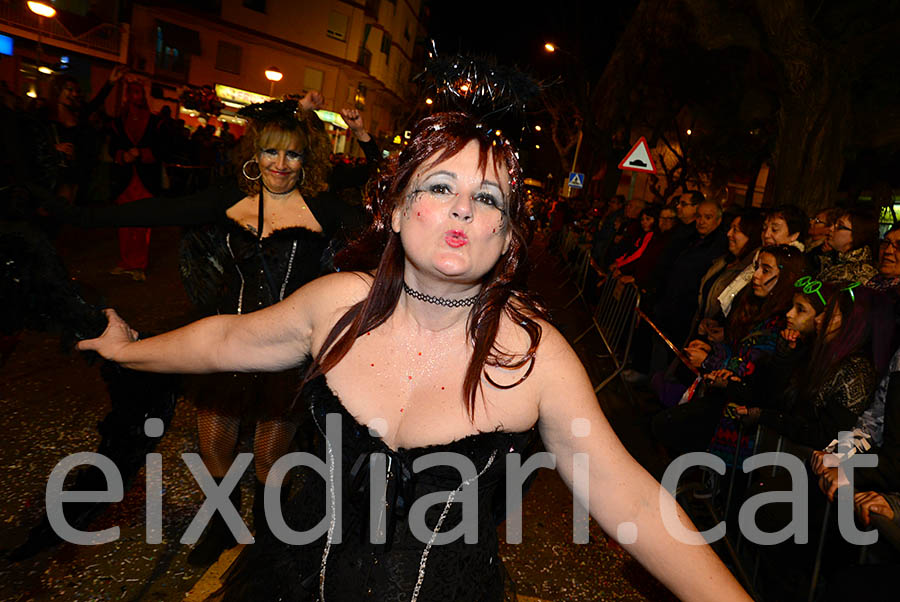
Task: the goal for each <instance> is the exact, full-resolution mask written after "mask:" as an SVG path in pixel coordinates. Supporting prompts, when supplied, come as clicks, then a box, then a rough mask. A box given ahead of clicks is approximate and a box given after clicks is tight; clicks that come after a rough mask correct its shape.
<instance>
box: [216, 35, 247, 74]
mask: <svg viewBox="0 0 900 602" xmlns="http://www.w3.org/2000/svg"><path fill="white" fill-rule="evenodd" d="M242 53H243V49H242V48H241V47H240V46H238V45H236V44H229V43H228V42H222V41H221V40H220V41H219V46H218V48H217V49H216V69H218V70H219V71H227V72H228V73H235V74H237V75H240V73H241V54H242Z"/></svg>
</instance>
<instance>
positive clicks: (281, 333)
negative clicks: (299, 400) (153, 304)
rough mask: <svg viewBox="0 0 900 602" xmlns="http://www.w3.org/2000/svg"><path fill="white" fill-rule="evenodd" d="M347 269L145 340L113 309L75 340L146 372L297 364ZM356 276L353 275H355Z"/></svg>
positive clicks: (340, 290) (331, 307)
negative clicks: (100, 327) (91, 332)
mask: <svg viewBox="0 0 900 602" xmlns="http://www.w3.org/2000/svg"><path fill="white" fill-rule="evenodd" d="M348 278H354V277H353V276H352V275H351V274H347V273H342V274H334V275H330V276H325V277H323V278H319V279H318V280H314V281H313V282H310V283H309V284H307V285H306V286H304V287H302V288H300V289H298V290H297V291H296V292H294V293H293V294H292V295H291V296H289V297H288V298H286V299H285V300H284V301H282V302H280V303H276V304H275V305H272V306H271V307H267V308H265V309H261V310H259V311H255V312H252V313H249V314H243V315H219V316H212V317H209V318H205V319H203V320H199V321H197V322H194V323H192V324H188V325H187V326H184V327H183V328H179V329H177V330H173V331H171V332H167V333H165V334H161V335H159V336H155V337H152V338H149V339H144V340H136V339H137V333H135V331H134V330H132V329H131V328H130V327H129V326H128V325H127V324H126V323H125V322H124V321H122V319H121V318H119V317H118V315H116V313H115V312H114V311H113V310H107V312H108V316H109V325H108V326H107V328H106V330H105V331H104V332H103V334H102V335H101V336H100V337H98V338H96V339H89V340H86V341H81V342H80V343H78V348H79V349H81V350H93V351H96V352H98V353H99V354H100V355H102V356H103V357H105V358H106V359H109V360H112V361H114V362H118V363H120V364H122V365H123V366H126V367H128V368H133V369H135V370H144V371H147V372H170V373H181V374H205V373H211V372H231V371H234V372H275V371H279V370H285V369H288V368H290V367H292V366H296V365H298V364H299V363H300V362H301V360H302V359H303V358H304V357H305V356H306V355H307V354H309V353H310V350H311V342H312V335H313V331H314V328H315V325H316V324H323V323H328V322H329V321H330V317H331V316H332V315H333V314H334V311H335V302H334V300H335V299H338V300H341V299H344V298H346V294H345V292H344V291H345V289H346V288H347V286H346V281H347V279H348ZM357 281H358V279H357Z"/></svg>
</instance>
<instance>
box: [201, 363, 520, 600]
mask: <svg viewBox="0 0 900 602" xmlns="http://www.w3.org/2000/svg"><path fill="white" fill-rule="evenodd" d="M302 397H303V400H304V401H305V402H308V403H309V407H310V411H311V413H312V416H313V419H314V421H315V423H316V425H317V426H318V429H319V432H320V433H321V435H322V437H321V439H322V440H321V442H320V444H319V445H318V453H317V455H318V457H319V458H321V459H324V460H326V462H327V459H328V458H329V457H331V456H332V455H333V456H334V459H335V466H336V467H337V466H339V467H340V471H338V470H335V471H334V473H333V474H331V475H329V478H328V479H323V478H322V477H320V476H319V475H318V474H317V473H315V472H313V471H312V470H311V469H305V472H304V475H303V480H304V485H303V487H302V489H301V491H300V492H299V493H298V494H297V495H295V496H293V498H292V499H290V500H289V501H288V502H287V504H286V506H285V511H284V515H285V521H286V522H287V524H288V526H290V528H292V529H294V530H296V531H307V530H310V529H312V528H314V527H316V525H318V524H319V523H320V522H321V521H322V520H323V517H325V516H326V513H327V511H328V510H332V511H333V512H338V511H339V512H340V517H341V520H340V521H339V523H338V522H333V521H326V522H325V524H326V525H328V527H329V528H328V532H327V533H326V534H325V535H323V536H322V537H319V538H318V539H317V540H316V541H315V542H314V543H312V544H309V545H304V546H291V545H288V544H285V543H283V542H281V541H277V540H274V538H273V539H272V540H270V541H258V542H257V543H256V544H254V545H252V546H248V548H246V549H245V552H244V554H243V555H242V558H241V559H240V560H239V561H238V563H237V564H236V566H235V567H234V568H233V570H232V571H231V574H230V576H229V577H228V579H227V580H226V583H225V587H224V588H223V590H222V591H221V592H219V594H220V595H221V596H222V597H221V598H219V597H217V598H216V599H224V600H251V599H252V600H285V601H286V600H302V601H311V600H319V599H324V600H327V601H335V600H367V599H368V600H378V601H386V602H395V601H396V602H400V601H403V602H408V601H410V600H412V601H416V600H418V601H419V602H426V601H437V600H440V601H448V600H467V601H468V600H472V601H484V602H488V601H491V602H495V601H499V600H504V599H505V597H506V596H507V593H508V590H509V589H510V586H511V583H510V582H509V581H508V580H507V579H506V577H505V571H504V569H503V567H502V564H501V562H500V559H499V557H498V555H497V528H496V527H497V517H498V516H502V513H501V512H499V510H500V509H501V508H503V507H504V506H503V504H504V503H505V499H504V498H505V495H504V493H505V479H506V458H507V456H508V455H509V454H512V453H520V454H523V456H524V454H525V453H526V450H527V448H528V446H529V443H530V442H531V441H532V439H533V435H534V429H530V430H528V431H525V432H521V433H507V432H501V431H497V432H488V433H478V434H474V435H470V436H468V437H465V438H463V439H459V440H457V441H454V442H452V443H446V444H441V445H432V446H427V447H421V448H413V449H402V448H401V449H399V450H392V449H390V448H389V447H387V445H385V443H384V442H383V441H382V440H381V439H380V438H378V437H375V436H373V435H372V434H371V433H370V432H369V429H368V428H367V427H365V426H363V425H361V424H359V423H358V422H357V421H356V420H355V419H354V417H353V416H352V415H351V414H350V413H349V412H348V411H347V410H346V408H344V406H343V405H342V404H341V402H340V400H339V399H338V398H337V397H336V396H335V394H334V393H333V392H332V391H331V389H330V388H329V387H328V386H327V384H326V382H325V379H324V377H319V378H317V379H315V380H314V381H312V382H311V383H309V384H308V385H307V386H306V387H305V388H304V391H303V394H302ZM329 414H331V415H332V416H333V417H336V418H339V419H340V433H341V439H340V448H339V449H340V454H338V453H337V451H338V447H337V445H336V442H334V443H332V444H331V445H326V439H325V436H324V435H325V430H326V417H327V416H328V415H329ZM333 419H334V418H332V420H333ZM442 452H450V453H452V454H458V455H457V456H453V457H455V458H457V459H461V458H465V460H467V461H468V463H467V462H465V461H464V462H463V464H468V472H469V473H470V474H466V475H464V476H463V475H461V473H460V471H459V470H457V469H456V468H454V467H453V466H450V465H447V464H446V463H439V462H445V461H446V458H447V456H444V458H442V457H441V456H440V455H438V454H441V453H442ZM338 455H340V461H339V462H338V461H337V460H338V458H337V456H338ZM417 460H421V461H420V462H419V463H417V462H416V461H417ZM429 461H433V462H435V465H433V466H430V467H427V468H424V469H422V470H419V471H415V470H414V466H415V467H417V468H422V466H421V463H422V462H429ZM524 461H525V459H524V457H523V458H522V459H521V462H524ZM372 466H375V467H376V471H375V473H374V474H376V475H386V478H385V481H386V487H384V486H379V484H380V483H384V482H385V481H381V480H380V479H376V480H377V483H373V480H372V477H371V476H370V475H371V474H373V472H372ZM379 471H380V472H379ZM464 481H465V483H464ZM338 485H339V486H340V488H341V495H340V496H337V495H332V493H333V492H336V491H337V486H338ZM372 489H376V490H377V491H378V492H379V493H382V494H384V497H383V498H382V499H381V503H378V504H377V510H376V512H375V513H377V514H378V515H379V516H377V517H376V516H374V515H373V516H372V517H371V518H370V512H369V506H370V498H371V497H372ZM476 492H477V502H476V501H474V500H472V499H471V497H469V496H471V495H472V494H474V493H476ZM338 497H339V499H338ZM376 497H380V496H376ZM423 498H424V499H423ZM463 499H465V500H466V501H465V502H464V503H463V502H461V500H463ZM417 500H422V501H421V502H420V503H419V504H416V501H417ZM423 505H424V506H427V507H426V508H425V511H424V521H423V517H422V512H421V507H422V506H423ZM464 508H465V512H466V513H467V514H466V515H465V519H466V520H465V521H464V520H463V519H464ZM476 508H477V518H476V517H475V516H474V515H475V514H476ZM411 510H412V512H410V511H411ZM375 513H373V514H375ZM462 523H465V525H463V524H462ZM415 524H418V525H419V527H418V529H417V530H416V529H414V528H413V526H412V525H415ZM470 524H471V527H470V528H469V531H468V537H469V538H471V539H473V541H472V542H471V543H466V541H465V538H464V537H463V536H462V535H460V536H459V537H457V538H456V539H454V540H453V541H451V542H447V543H445V542H443V541H441V537H442V535H443V534H447V533H448V532H451V531H453V530H454V529H456V530H457V532H458V531H463V530H464V527H469V525H470ZM319 528H321V527H319ZM373 531H374V532H375V537H373V536H372V532H373ZM414 531H417V532H418V535H419V537H416V534H417V533H416V532H414ZM443 537H444V538H447V537H448V536H447V535H443Z"/></svg>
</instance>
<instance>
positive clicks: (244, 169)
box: [241, 159, 262, 182]
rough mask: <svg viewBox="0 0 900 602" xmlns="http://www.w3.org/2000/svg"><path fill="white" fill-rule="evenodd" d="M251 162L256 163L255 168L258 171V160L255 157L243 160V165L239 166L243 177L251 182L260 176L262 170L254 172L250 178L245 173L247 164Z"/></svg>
mask: <svg viewBox="0 0 900 602" xmlns="http://www.w3.org/2000/svg"><path fill="white" fill-rule="evenodd" d="M251 163H256V170H257V171H259V161H257V160H256V159H247V160H246V161H244V166H243V167H241V173H242V174H244V177H245V178H247V179H248V180H250V181H251V182H255V181H257V180H258V179H260V178H261V177H262V172H261V171H259V173H258V174H256V177H255V178H251V177H250V176H248V175H247V166H248V165H250V164H251Z"/></svg>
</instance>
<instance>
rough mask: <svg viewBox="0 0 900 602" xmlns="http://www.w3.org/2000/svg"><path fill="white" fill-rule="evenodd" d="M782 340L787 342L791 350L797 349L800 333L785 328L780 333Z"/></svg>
mask: <svg viewBox="0 0 900 602" xmlns="http://www.w3.org/2000/svg"><path fill="white" fill-rule="evenodd" d="M779 334H780V335H781V338H782V339H784V340H785V341H787V344H788V347H790V348H791V349H796V348H797V341H799V340H800V331H799V330H794V329H793V328H785V329H784V330H782V331H781V332H780V333H779Z"/></svg>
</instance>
